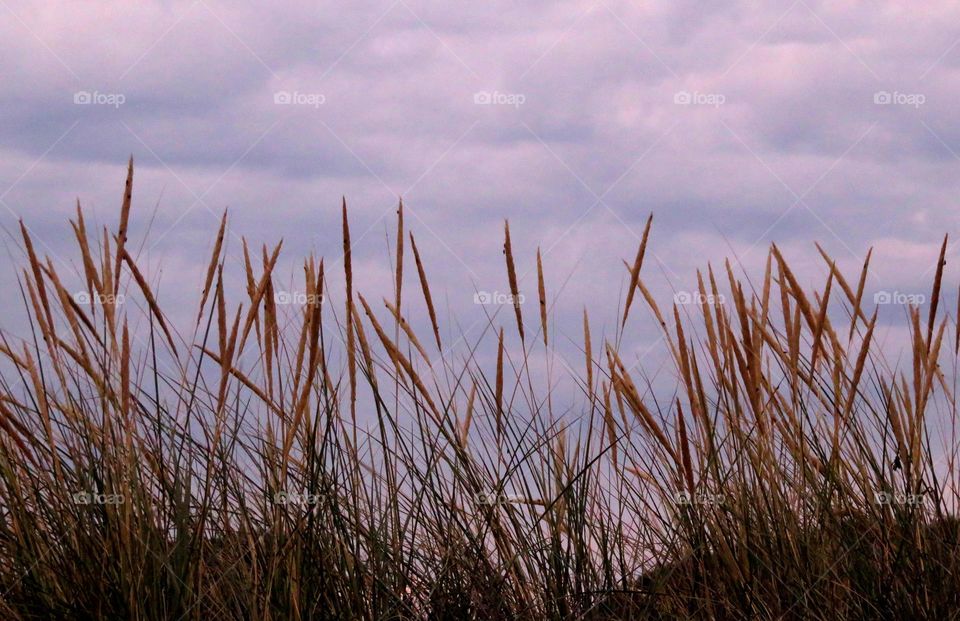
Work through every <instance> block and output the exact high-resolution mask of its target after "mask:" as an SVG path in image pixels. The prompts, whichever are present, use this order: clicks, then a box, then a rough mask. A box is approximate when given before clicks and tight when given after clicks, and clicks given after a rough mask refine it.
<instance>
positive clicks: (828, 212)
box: [0, 0, 960, 355]
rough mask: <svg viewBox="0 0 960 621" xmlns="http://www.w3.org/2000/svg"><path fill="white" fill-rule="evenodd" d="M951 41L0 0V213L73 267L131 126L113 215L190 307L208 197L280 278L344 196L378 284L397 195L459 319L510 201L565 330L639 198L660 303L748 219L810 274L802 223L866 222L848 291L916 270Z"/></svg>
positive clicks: (874, 24)
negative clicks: (862, 278) (125, 202)
mask: <svg viewBox="0 0 960 621" xmlns="http://www.w3.org/2000/svg"><path fill="white" fill-rule="evenodd" d="M958 43H960V6H958V5H957V4H956V3H953V2H937V1H930V2H925V3H923V7H922V10H919V9H918V6H917V5H916V3H908V2H878V3H862V2H844V1H838V0H834V1H833V2H815V1H813V0H796V1H795V2H789V1H787V2H762V3H759V2H707V3H704V2H688V1H682V0H670V1H662V2H660V1H652V2H644V3H636V2H619V1H616V0H599V1H596V2H594V1H590V0H586V1H571V2H537V1H530V2H525V3H517V2H484V3H462V2H423V1H420V0H384V1H377V2H367V1H354V2H349V3H329V2H303V3H297V2H283V3H280V4H273V5H264V4H261V3H256V6H254V5H253V4H252V3H237V2H216V1H214V0H197V1H195V2H190V1H184V2H180V1H175V2H153V3H147V2H138V3H129V2H70V3H62V2H48V1H45V0H44V1H30V2H26V1H19V0H0V79H2V88H0V112H2V114H0V224H2V225H3V228H4V229H5V231H6V233H4V239H5V240H6V245H7V248H8V253H9V256H12V257H13V258H14V259H15V260H17V259H18V257H20V256H21V255H20V253H19V251H18V250H17V247H16V244H15V243H13V241H12V239H13V238H12V237H11V234H13V233H14V232H15V229H16V221H17V219H18V218H21V217H22V218H24V219H25V221H26V223H27V224H28V226H29V227H30V229H31V230H32V231H33V233H34V234H35V235H36V236H37V238H38V240H39V245H40V246H41V248H42V249H43V251H44V252H46V253H48V254H50V255H51V256H52V257H53V258H54V260H55V261H58V262H61V261H62V262H63V264H64V265H65V266H67V265H72V266H75V265H76V253H75V252H74V251H73V250H72V249H71V243H70V229H69V226H68V225H67V223H66V218H67V217H68V216H69V215H71V214H72V211H73V209H74V204H75V201H76V200H77V199H78V198H79V200H80V202H81V204H82V205H83V206H84V208H85V209H86V210H87V212H88V217H89V218H90V219H91V220H93V221H97V222H99V223H100V224H101V225H102V224H109V225H111V226H115V222H116V219H117V213H118V208H119V204H120V199H121V194H122V188H123V177H124V166H125V163H126V159H127V157H128V156H129V155H131V154H132V155H133V157H134V159H135V162H136V182H135V191H134V207H135V212H134V216H133V222H132V227H131V237H132V238H133V239H134V240H135V241H136V243H137V244H138V246H139V245H140V243H141V240H143V238H144V235H145V233H146V231H147V229H148V227H149V228H150V235H149V238H148V239H147V241H146V242H145V243H144V244H143V245H142V247H141V256H142V257H143V261H144V262H145V264H149V266H150V277H151V279H152V280H153V281H154V282H156V283H158V285H159V286H160V289H161V298H162V300H166V301H167V303H168V304H170V305H172V306H174V307H176V304H177V303H178V301H180V300H182V301H183V308H184V309H187V311H188V312H185V316H190V315H192V313H194V312H195V308H196V307H195V304H196V295H197V292H198V290H199V289H200V287H201V285H202V275H203V271H204V268H205V264H206V260H207V258H208V256H209V249H210V244H211V242H212V239H213V236H214V234H215V231H216V227H217V223H218V220H219V217H220V214H221V212H222V210H223V209H224V208H225V207H229V210H230V214H231V227H230V229H231V235H230V240H231V242H230V252H231V253H232V254H233V255H234V256H236V254H237V253H238V252H239V244H238V241H237V240H238V239H239V238H240V236H245V237H247V238H248V239H250V240H251V241H252V242H253V243H254V244H259V243H262V242H267V243H274V242H276V241H277V240H279V239H280V238H283V239H284V244H285V249H286V250H285V254H284V256H285V257H286V259H285V263H283V269H284V270H285V271H284V272H283V273H284V274H286V275H287V276H290V277H292V276H293V275H294V274H297V266H298V264H299V263H298V262H299V260H300V257H302V256H303V255H305V254H306V253H308V252H310V251H311V250H312V251H314V252H316V253H317V254H322V255H325V256H326V257H328V261H329V262H330V263H331V264H332V265H338V263H336V262H337V261H338V259H339V257H340V254H341V253H340V245H339V206H340V197H341V196H344V195H345V196H346V199H347V202H348V204H349V206H350V209H351V220H352V221H351V224H352V226H353V231H354V241H355V242H356V248H355V251H354V252H355V257H356V261H357V272H358V277H357V279H358V285H357V286H358V288H359V289H360V290H361V291H365V292H366V291H369V292H371V294H372V297H375V298H376V297H379V295H389V294H390V291H391V287H392V285H391V276H390V265H389V263H388V261H387V257H388V253H387V246H386V243H387V242H386V238H387V236H389V237H390V238H392V236H393V235H394V227H395V223H394V219H393V218H394V214H395V211H396V204H397V200H398V197H399V196H402V197H403V199H404V204H405V206H406V210H407V211H406V213H407V225H408V228H409V229H411V230H413V231H414V233H415V235H417V237H418V245H419V246H420V248H421V251H422V253H423V255H424V260H425V263H426V268H427V271H428V273H429V274H430V277H431V279H432V280H433V281H434V282H435V283H436V284H435V287H436V289H437V291H435V295H437V297H439V298H440V299H441V300H442V303H441V304H442V306H443V313H442V314H443V315H444V317H445V320H446V321H445V323H446V325H447V326H448V328H447V329H449V330H450V331H451V332H453V333H460V332H463V331H467V330H469V329H470V328H471V326H472V325H473V324H474V322H475V321H476V320H477V319H478V318H482V317H483V315H482V313H481V311H483V310H488V309H485V308H480V309H478V308H476V307H477V305H475V304H473V296H474V293H476V292H477V291H482V292H497V291H499V292H503V291H507V282H506V276H505V270H504V267H503V256H502V253H501V248H502V237H503V220H504V219H505V218H509V220H510V224H511V229H512V234H513V239H514V245H515V250H516V254H517V257H518V262H519V271H520V272H521V273H522V274H525V277H524V279H523V282H522V283H521V286H522V287H523V288H524V289H525V290H526V291H528V292H530V293H531V294H533V295H535V284H536V280H535V272H534V271H532V270H533V268H534V265H535V263H534V257H535V252H536V249H537V247H538V246H539V247H540V248H541V249H542V251H543V253H544V265H545V268H546V273H547V287H548V291H549V292H550V293H551V295H552V296H557V295H559V297H558V301H557V304H556V306H555V307H554V308H553V317H554V318H555V320H556V324H555V325H556V326H557V328H556V329H557V330H558V334H557V335H556V336H557V338H556V340H557V341H558V342H560V343H562V342H563V341H564V335H569V336H570V338H577V337H578V334H579V321H578V318H579V313H580V312H581V309H582V307H583V306H584V305H586V306H588V307H589V308H590V309H591V312H592V313H594V317H596V321H597V322H598V323H604V325H607V326H608V327H609V326H611V325H612V322H613V321H614V318H615V317H616V314H617V312H616V304H617V301H618V299H619V298H620V296H621V294H622V288H623V286H624V269H623V265H622V261H621V259H625V258H626V259H629V258H632V257H633V255H634V253H635V252H636V246H637V243H638V240H639V235H640V233H641V231H642V228H643V223H644V221H645V220H646V217H647V215H648V214H649V213H651V212H653V213H654V227H653V235H652V239H651V253H652V254H651V255H650V256H649V261H648V263H647V264H646V266H645V268H644V273H645V275H646V277H647V278H648V279H649V280H650V281H651V286H653V287H655V288H656V291H657V292H658V297H659V298H660V299H661V300H662V301H663V302H664V303H665V304H669V302H670V301H671V300H670V295H671V292H673V291H684V290H687V291H689V290H690V289H691V288H692V286H693V285H694V284H695V269H696V268H698V267H703V266H704V265H705V263H706V262H707V261H714V262H715V264H716V262H718V261H722V259H723V258H724V257H731V258H734V257H738V258H739V260H740V261H741V262H742V264H743V265H744V266H745V267H746V269H747V271H748V273H750V274H751V275H752V276H753V277H755V278H760V277H762V267H763V264H764V261H765V251H766V248H767V246H768V245H769V243H770V242H776V243H778V244H779V245H780V246H781V247H782V248H783V249H784V251H785V253H786V254H787V256H788V257H790V258H791V259H792V260H794V261H795V262H796V265H797V268H796V269H797V271H798V272H799V273H800V274H802V275H803V277H804V278H805V279H807V280H806V282H807V283H808V284H811V285H813V284H814V283H817V286H822V280H821V279H822V278H823V277H824V272H823V266H822V262H821V261H820V260H819V257H818V256H817V253H816V249H815V248H814V246H813V242H814V241H819V242H820V243H821V244H822V245H823V246H824V247H825V248H826V249H827V250H828V251H829V252H830V253H831V254H833V255H834V256H835V258H836V259H837V261H838V263H839V264H840V265H841V267H843V268H844V269H846V270H853V271H858V270H859V265H860V263H861V262H862V260H863V257H864V255H865V253H866V251H867V249H868V248H869V247H870V246H873V247H874V263H873V270H872V272H871V277H870V279H869V281H868V285H867V291H868V294H872V293H875V292H878V291H887V292H900V293H905V294H913V293H918V292H925V291H926V290H927V289H928V287H929V282H930V280H931V278H932V274H933V267H934V263H935V258H936V253H937V248H938V246H939V243H940V241H941V239H942V236H943V234H944V233H945V232H952V231H955V230H956V223H957V213H958V212H957V209H956V205H957V200H958V196H960V192H958V181H960V175H958V174H957V173H958V165H960V116H958V115H957V114H956V106H957V97H956V93H957V92H958V91H957V86H958V78H960V44H958ZM956 255H957V252H956V251H955V249H954V247H953V246H952V245H951V248H950V251H949V253H948V261H951V260H952V258H953V257H955V256H956ZM951 265H952V262H951ZM408 267H411V268H412V265H408ZM239 268H240V266H239V265H236V266H235V268H234V269H232V270H230V269H229V268H228V272H229V275H230V277H231V278H234V279H239V278H240V276H241V272H240V269H239ZM338 269H339V268H338ZM948 270H949V267H948ZM948 273H949V271H948ZM15 274H16V272H15V266H14V264H11V263H8V262H7V261H5V262H4V265H3V268H2V273H0V279H2V280H0V284H2V285H4V286H5V287H9V286H12V284H13V283H14V279H15ZM407 274H408V276H407V278H408V282H409V283H410V287H409V289H408V291H409V292H410V296H411V299H412V296H416V295H417V289H416V285H415V284H414V282H415V272H414V271H408V272H407ZM237 281H238V280H237ZM953 282H955V281H953ZM950 287H951V288H952V287H953V285H950ZM292 288H293V289H296V286H295V285H292ZM2 305H3V306H2V308H4V309H8V308H10V306H9V305H10V301H9V299H7V300H5V301H4V302H3V303H2ZM415 308H416V307H415ZM531 312H532V309H531ZM884 312H885V313H886V312H887V311H886V310H885V311H884ZM448 313H449V314H448ZM888 314H889V322H891V325H895V324H896V322H897V319H896V317H898V316H902V310H899V311H896V310H893V309H891V310H890V311H889V313H888ZM533 316H534V317H535V313H533ZM500 318H502V319H503V320H504V323H505V324H506V325H507V326H509V325H510V324H509V323H506V320H512V317H511V316H509V315H508V314H506V313H504V314H502V315H500ZM423 319H424V318H423V317H415V318H414V320H415V323H420V322H421V321H422V320H423ZM11 321H14V322H15V320H13V319H10V318H8V320H7V322H5V323H6V324H9V323H10V322H11ZM534 321H535V320H534ZM638 322H641V323H646V324H650V323H651V322H649V321H648V320H647V319H646V317H645V316H644V317H643V318H642V319H640V320H638ZM648 327H649V326H648ZM645 330H646V331H645ZM608 331H609V330H608ZM655 343H656V330H654V329H650V330H647V328H643V327H640V326H638V327H637V334H636V343H635V344H634V345H633V346H634V347H635V348H636V350H637V352H636V354H637V355H640V354H641V353H642V352H643V351H645V350H646V348H648V347H650V346H651V345H654V344H655Z"/></svg>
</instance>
